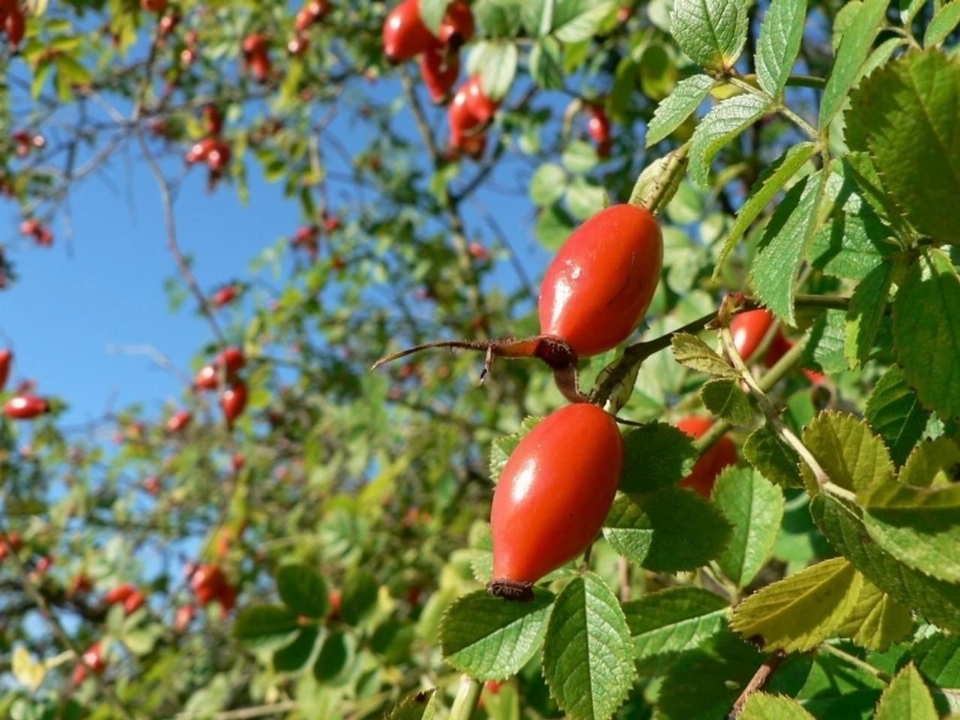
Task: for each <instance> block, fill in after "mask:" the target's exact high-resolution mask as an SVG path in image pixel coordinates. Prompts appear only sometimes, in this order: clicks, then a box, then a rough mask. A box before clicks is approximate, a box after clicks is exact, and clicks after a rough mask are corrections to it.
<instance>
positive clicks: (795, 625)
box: [730, 558, 863, 652]
mask: <svg viewBox="0 0 960 720" xmlns="http://www.w3.org/2000/svg"><path fill="white" fill-rule="evenodd" d="M862 582H863V577H862V576H861V575H860V573H858V572H857V571H856V570H855V569H854V567H853V565H851V564H850V563H849V562H848V561H847V560H846V559H845V558H831V559H829V560H824V561H823V562H820V563H818V564H816V565H814V566H812V567H809V568H807V569H805V570H802V571H800V572H799V573H797V574H796V575H791V576H790V577H787V578H784V579H783V580H778V581H777V582H775V583H772V584H771V585H767V586H766V587H764V588H762V589H760V590H758V591H757V592H755V593H754V594H753V595H750V596H748V597H747V598H745V599H744V600H743V601H742V602H741V603H740V604H739V605H737V606H736V607H735V608H734V609H733V617H732V618H731V621H730V626H731V627H732V628H733V629H734V630H736V631H737V632H739V633H740V634H741V635H742V636H743V637H745V638H756V639H757V641H758V642H760V643H762V645H763V648H764V650H766V651H771V650H786V651H788V652H804V651H806V650H810V649H812V648H814V647H816V646H817V645H819V644H820V643H821V642H823V641H824V640H826V639H827V638H828V637H830V636H831V635H832V634H834V633H835V632H836V630H837V628H839V627H840V625H841V624H842V623H843V620H844V618H845V617H847V616H848V615H849V614H850V611H851V610H852V609H853V607H854V605H855V603H856V600H857V597H858V595H859V593H860V586H861V584H862Z"/></svg>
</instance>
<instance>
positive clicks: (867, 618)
mask: <svg viewBox="0 0 960 720" xmlns="http://www.w3.org/2000/svg"><path fill="white" fill-rule="evenodd" d="M837 632H838V633H839V634H840V635H842V636H844V637H848V638H850V639H851V640H853V641H854V642H855V643H857V645H860V646H861V647H864V648H866V649H867V650H878V651H884V650H886V649H887V648H888V647H890V645H891V644H893V643H895V642H900V641H902V640H905V639H906V638H907V637H909V636H910V634H911V633H912V632H913V615H912V613H911V612H910V608H908V607H907V606H906V605H904V604H903V603H901V602H898V601H897V600H895V599H894V598H892V597H890V596H889V595H887V594H886V593H884V592H882V591H881V590H880V588H878V587H877V586H876V585H874V584H873V583H872V582H870V581H869V580H864V582H863V587H861V588H860V596H859V597H858V598H857V603H856V605H855V606H854V608H853V610H852V611H851V612H850V615H848V616H847V618H846V619H845V620H844V621H843V625H842V626H841V627H840V629H839V630H838V631H837Z"/></svg>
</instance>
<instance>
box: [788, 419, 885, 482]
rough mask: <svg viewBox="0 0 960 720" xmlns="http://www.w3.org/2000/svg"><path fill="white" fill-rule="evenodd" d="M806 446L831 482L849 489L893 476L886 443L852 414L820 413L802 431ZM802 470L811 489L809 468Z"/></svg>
mask: <svg viewBox="0 0 960 720" xmlns="http://www.w3.org/2000/svg"><path fill="white" fill-rule="evenodd" d="M803 444H804V445H806V446H807V448H809V450H810V452H812V453H813V456H814V457H815V458H816V459H817V462H819V463H820V466H821V467H822V468H823V469H824V470H825V471H826V473H827V475H828V476H829V478H830V481H831V482H833V483H834V484H836V485H839V486H840V487H843V488H846V489H847V490H858V489H860V488H868V487H870V486H871V485H874V484H877V483H882V482H883V481H885V480H889V479H890V478H892V477H893V463H892V462H891V460H890V454H889V453H888V452H887V448H886V447H885V446H884V444H883V441H882V440H881V439H880V438H878V437H877V436H876V435H874V434H873V432H872V431H871V429H870V426H869V425H867V424H866V423H864V422H862V421H861V420H859V419H857V418H855V417H853V416H852V415H841V414H840V413H832V412H825V413H821V414H820V415H818V416H817V417H816V418H814V420H813V422H811V423H810V425H809V426H807V428H806V429H805V430H804V431H803ZM801 469H802V471H803V475H804V480H805V481H806V482H807V485H808V487H812V485H811V483H812V482H813V473H812V472H811V471H810V468H808V467H807V466H806V465H804V466H803V467H802V468H801Z"/></svg>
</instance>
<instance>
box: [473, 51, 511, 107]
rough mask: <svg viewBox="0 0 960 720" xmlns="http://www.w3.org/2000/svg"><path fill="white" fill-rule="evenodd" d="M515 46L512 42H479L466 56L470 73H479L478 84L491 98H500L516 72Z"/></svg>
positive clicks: (508, 87)
mask: <svg viewBox="0 0 960 720" xmlns="http://www.w3.org/2000/svg"><path fill="white" fill-rule="evenodd" d="M518 58H519V55H518V51H517V46H516V44H514V43H512V42H479V43H477V44H475V45H474V46H473V47H472V48H471V50H470V55H469V57H468V58H467V67H468V69H469V71H470V72H471V73H477V72H479V73H480V84H481V85H482V86H483V91H484V93H486V95H487V96H488V97H489V98H490V99H491V100H502V99H503V98H504V97H506V95H507V93H508V92H509V91H510V86H511V85H512V84H513V78H514V76H515V75H516V74H517V60H518Z"/></svg>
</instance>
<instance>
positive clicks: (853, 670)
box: [764, 646, 884, 720]
mask: <svg viewBox="0 0 960 720" xmlns="http://www.w3.org/2000/svg"><path fill="white" fill-rule="evenodd" d="M841 647H842V646H841ZM844 649H845V650H846V651H847V652H849V651H850V650H849V649H847V648H844ZM854 652H855V651H854ZM798 688H799V689H798ZM883 688H884V683H883V682H882V681H881V680H879V679H878V678H877V676H876V671H875V670H874V671H872V672H871V670H870V669H867V668H866V667H863V666H858V665H854V664H853V663H851V662H850V661H848V660H847V659H846V658H842V657H837V656H836V655H832V654H830V653H827V652H817V653H814V654H812V655H805V656H804V655H794V656H792V657H788V658H787V659H786V661H785V662H784V663H783V664H782V665H781V666H780V667H779V668H778V669H777V672H776V673H774V675H773V677H771V678H770V679H769V681H768V682H767V683H766V685H765V686H764V691H766V692H769V693H786V694H788V695H789V696H790V697H793V698H794V699H796V700H797V701H798V702H800V703H802V704H803V706H804V709H805V710H807V712H810V713H812V714H813V715H814V717H816V718H818V720H870V719H871V718H872V717H873V710H874V707H875V706H876V704H877V701H878V700H879V699H880V693H881V692H882V691H883Z"/></svg>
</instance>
